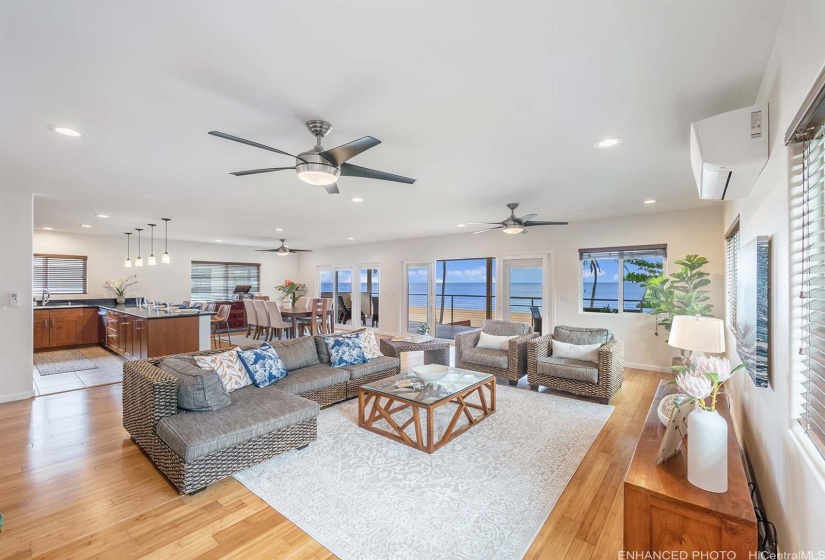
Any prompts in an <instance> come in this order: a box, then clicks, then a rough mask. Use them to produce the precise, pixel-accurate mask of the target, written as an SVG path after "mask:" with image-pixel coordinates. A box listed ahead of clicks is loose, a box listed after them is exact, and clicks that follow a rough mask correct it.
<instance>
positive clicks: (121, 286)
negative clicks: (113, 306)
mask: <svg viewBox="0 0 825 560" xmlns="http://www.w3.org/2000/svg"><path fill="white" fill-rule="evenodd" d="M136 278H137V275H136V274H132V275H131V276H124V277H123V278H121V279H120V280H109V281H107V282H106V283H105V284H103V285H104V286H105V287H106V288H108V289H109V290H112V291H113V292H114V293H115V296H116V301H117V302H118V303H126V290H127V289H128V288H129V286H134V285H135V284H137V280H136Z"/></svg>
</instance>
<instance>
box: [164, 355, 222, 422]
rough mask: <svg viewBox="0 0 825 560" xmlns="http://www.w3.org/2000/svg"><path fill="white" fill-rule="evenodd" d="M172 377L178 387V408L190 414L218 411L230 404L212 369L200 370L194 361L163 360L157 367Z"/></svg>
mask: <svg viewBox="0 0 825 560" xmlns="http://www.w3.org/2000/svg"><path fill="white" fill-rule="evenodd" d="M158 367H159V368H160V369H162V370H163V371H165V372H167V373H169V374H171V375H173V376H174V377H175V381H176V382H177V386H178V408H181V409H183V410H190V411H192V412H208V411H212V410H218V409H220V408H223V407H225V406H229V405H230V404H232V399H231V398H230V397H229V394H228V393H227V392H226V389H225V388H224V386H223V383H222V382H221V378H220V377H218V373H217V372H216V371H215V370H214V369H201V368H199V367H198V366H196V365H195V363H194V360H193V361H192V362H191V363H190V362H189V361H187V360H182V359H178V358H175V357H171V358H166V359H164V360H163V361H162V362H161V363H160V365H159V366H158Z"/></svg>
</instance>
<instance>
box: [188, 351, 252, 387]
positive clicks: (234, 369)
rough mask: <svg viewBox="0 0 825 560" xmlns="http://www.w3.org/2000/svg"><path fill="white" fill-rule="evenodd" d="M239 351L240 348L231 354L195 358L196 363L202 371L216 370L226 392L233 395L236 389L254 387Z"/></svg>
mask: <svg viewBox="0 0 825 560" xmlns="http://www.w3.org/2000/svg"><path fill="white" fill-rule="evenodd" d="M238 350H239V349H238V348H233V349H232V350H230V351H229V352H222V353H220V354H210V355H209V356H195V363H196V364H198V367H200V368H201V369H214V370H215V371H216V372H218V377H220V378H221V382H222V383H223V386H224V387H225V388H226V392H227V393H231V392H232V391H234V390H235V389H240V388H241V387H246V386H247V385H252V379H251V378H250V377H249V374H248V373H247V372H246V368H245V367H243V364H242V363H241V358H240V357H239V356H238Z"/></svg>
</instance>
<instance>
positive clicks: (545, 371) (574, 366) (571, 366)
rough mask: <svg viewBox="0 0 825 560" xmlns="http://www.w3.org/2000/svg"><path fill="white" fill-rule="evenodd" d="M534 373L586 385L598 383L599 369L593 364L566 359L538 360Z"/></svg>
mask: <svg viewBox="0 0 825 560" xmlns="http://www.w3.org/2000/svg"><path fill="white" fill-rule="evenodd" d="M536 372H537V373H539V374H541V375H549V376H551V377H562V378H564V379H572V380H574V381H586V382H587V383H594V384H595V383H598V382H599V368H598V365H597V364H595V363H594V362H584V361H582V360H571V359H568V358H554V357H553V356H550V357H549V358H539V359H538V360H537V361H536Z"/></svg>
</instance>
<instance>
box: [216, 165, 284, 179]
mask: <svg viewBox="0 0 825 560" xmlns="http://www.w3.org/2000/svg"><path fill="white" fill-rule="evenodd" d="M287 169H292V170H293V171H294V170H295V167H268V168H266V169H250V170H249V171H233V172H232V173H230V175H234V176H235V177H243V176H244V175H255V174H256V173H269V172H271V171H285V170H287Z"/></svg>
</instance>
